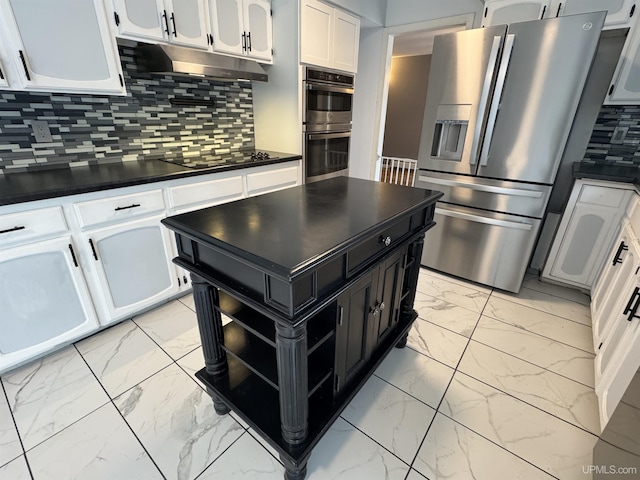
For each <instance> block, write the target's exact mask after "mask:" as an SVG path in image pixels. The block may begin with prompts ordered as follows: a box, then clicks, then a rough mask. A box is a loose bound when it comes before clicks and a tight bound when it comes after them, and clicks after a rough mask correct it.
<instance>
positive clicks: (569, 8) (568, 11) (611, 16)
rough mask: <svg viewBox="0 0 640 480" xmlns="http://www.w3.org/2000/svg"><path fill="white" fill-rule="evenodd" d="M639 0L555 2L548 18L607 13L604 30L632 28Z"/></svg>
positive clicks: (558, 0) (569, 0)
mask: <svg viewBox="0 0 640 480" xmlns="http://www.w3.org/2000/svg"><path fill="white" fill-rule="evenodd" d="M636 1H637V0H554V1H553V2H552V3H551V6H550V9H549V12H548V13H549V15H548V16H553V17H557V16H565V15H579V14H581V13H588V12H600V11H604V10H606V11H607V18H605V20H604V30H607V29H609V28H624V27H630V26H631V23H632V21H633V17H634V14H635V9H636Z"/></svg>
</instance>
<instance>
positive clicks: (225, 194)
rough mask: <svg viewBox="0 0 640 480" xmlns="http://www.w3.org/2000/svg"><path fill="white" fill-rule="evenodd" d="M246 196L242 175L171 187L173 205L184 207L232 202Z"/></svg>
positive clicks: (170, 193)
mask: <svg viewBox="0 0 640 480" xmlns="http://www.w3.org/2000/svg"><path fill="white" fill-rule="evenodd" d="M243 196H244V189H243V183H242V175H237V176H235V177H228V178H220V179H217V180H210V181H207V182H199V183H191V184H188V185H180V186H178V187H171V188H170V189H169V199H170V202H171V207H172V208H174V209H179V208H184V207H186V206H189V205H198V204H203V205H204V204H206V205H214V204H216V203H223V202H230V201H232V200H237V199H240V198H242V197H243Z"/></svg>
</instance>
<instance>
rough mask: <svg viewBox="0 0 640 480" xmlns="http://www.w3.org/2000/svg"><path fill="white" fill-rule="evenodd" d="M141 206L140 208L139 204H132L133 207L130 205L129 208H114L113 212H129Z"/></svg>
mask: <svg viewBox="0 0 640 480" xmlns="http://www.w3.org/2000/svg"><path fill="white" fill-rule="evenodd" d="M139 206H140V204H139V203H132V204H131V205H128V206H126V207H116V208H114V209H113V210H114V211H115V212H119V211H120V210H128V209H130V208H138V207H139Z"/></svg>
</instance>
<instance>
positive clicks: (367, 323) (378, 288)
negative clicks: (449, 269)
mask: <svg viewBox="0 0 640 480" xmlns="http://www.w3.org/2000/svg"><path fill="white" fill-rule="evenodd" d="M405 254H406V249H401V250H400V251H398V252H396V253H394V254H393V255H392V256H391V257H389V258H388V259H387V260H385V261H384V262H383V263H382V264H381V265H380V266H379V267H377V268H375V269H373V270H372V271H371V272H369V273H367V274H366V275H365V276H364V277H362V278H361V279H360V280H359V281H358V282H356V284H355V285H354V286H353V287H352V288H350V289H349V291H348V292H345V293H344V294H343V295H342V296H340V297H339V298H338V311H339V313H338V325H337V326H336V361H335V384H334V394H337V393H338V392H339V391H340V390H341V389H342V388H343V387H344V386H345V385H347V384H348V383H349V382H350V381H351V380H352V379H353V377H354V376H355V375H356V374H357V373H358V371H359V370H360V369H361V368H362V367H363V366H364V365H365V364H366V363H367V361H368V360H369V358H370V357H371V355H372V353H373V352H374V350H375V349H376V347H377V346H378V345H379V344H380V342H382V341H383V340H384V339H385V338H386V337H387V335H389V334H390V333H391V332H392V331H393V329H394V328H395V326H396V325H397V323H398V318H399V313H400V297H401V294H402V282H403V280H404V265H405V256H406V255H405Z"/></svg>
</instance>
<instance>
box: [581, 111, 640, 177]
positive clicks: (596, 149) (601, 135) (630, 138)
mask: <svg viewBox="0 0 640 480" xmlns="http://www.w3.org/2000/svg"><path fill="white" fill-rule="evenodd" d="M616 129H618V130H617V132H618V134H620V133H624V132H625V131H626V134H625V135H624V138H614V132H616ZM618 136H619V135H616V137H618ZM612 141H613V143H612ZM639 148H640V106H638V105H623V106H611V105H605V106H603V107H602V108H601V109H600V113H599V114H598V119H597V120H596V124H595V126H594V128H593V132H592V133H591V139H590V140H589V145H588V146H587V151H586V153H585V159H586V160H590V161H593V162H595V163H616V164H624V165H630V164H636V165H640V150H639Z"/></svg>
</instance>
